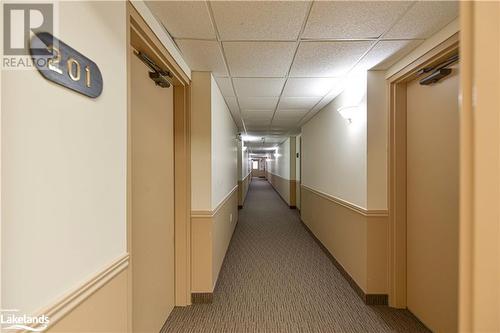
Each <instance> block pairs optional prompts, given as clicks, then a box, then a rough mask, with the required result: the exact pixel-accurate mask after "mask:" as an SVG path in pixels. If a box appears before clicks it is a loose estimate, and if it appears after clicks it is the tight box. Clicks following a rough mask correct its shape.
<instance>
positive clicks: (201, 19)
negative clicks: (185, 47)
mask: <svg viewBox="0 0 500 333" xmlns="http://www.w3.org/2000/svg"><path fill="white" fill-rule="evenodd" d="M146 4H147V6H148V7H149V9H151V11H152V12H153V14H154V15H155V16H156V17H157V18H158V19H159V20H160V22H161V23H162V24H163V25H164V26H165V28H166V29H167V31H168V32H169V34H170V35H171V36H172V37H174V38H179V37H182V38H199V39H215V32H214V28H213V26H212V22H211V20H210V14H209V12H208V8H207V5H206V3H205V1H147V2H146Z"/></svg>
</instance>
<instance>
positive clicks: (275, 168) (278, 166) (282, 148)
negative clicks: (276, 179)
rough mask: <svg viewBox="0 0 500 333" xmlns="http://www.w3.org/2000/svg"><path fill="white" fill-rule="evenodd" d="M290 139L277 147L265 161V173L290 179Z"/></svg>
mask: <svg viewBox="0 0 500 333" xmlns="http://www.w3.org/2000/svg"><path fill="white" fill-rule="evenodd" d="M290 141H291V140H290V138H288V139H286V141H285V142H283V143H282V144H280V145H279V146H278V149H277V150H276V152H275V153H274V154H271V157H270V159H269V160H268V161H267V171H268V172H270V173H272V174H275V175H277V176H280V177H281V178H284V179H294V177H292V178H290Z"/></svg>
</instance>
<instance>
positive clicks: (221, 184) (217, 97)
mask: <svg viewBox="0 0 500 333" xmlns="http://www.w3.org/2000/svg"><path fill="white" fill-rule="evenodd" d="M211 96H212V98H211V108H212V115H211V117H212V121H211V124H212V130H211V132H212V140H211V142H212V157H211V158H212V209H215V208H216V207H217V206H218V205H219V204H220V203H221V201H222V200H224V198H225V197H226V196H227V195H228V194H229V192H231V190H232V189H233V188H234V187H235V186H236V185H237V184H238V155H237V154H238V148H237V143H238V140H237V139H236V135H237V133H238V128H237V127H236V124H235V123H234V120H233V118H232V117H231V112H230V111H229V108H228V107H227V105H226V102H225V100H224V97H223V96H222V93H221V92H220V90H219V87H218V86H217V83H216V82H215V80H214V78H213V77H212V76H211Z"/></svg>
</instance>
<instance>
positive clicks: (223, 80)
mask: <svg viewBox="0 0 500 333" xmlns="http://www.w3.org/2000/svg"><path fill="white" fill-rule="evenodd" d="M215 82H217V85H218V86H219V90H220V92H221V93H222V95H223V96H228V97H234V96H235V94H234V91H233V85H232V84H231V79H230V78H228V77H216V78H215Z"/></svg>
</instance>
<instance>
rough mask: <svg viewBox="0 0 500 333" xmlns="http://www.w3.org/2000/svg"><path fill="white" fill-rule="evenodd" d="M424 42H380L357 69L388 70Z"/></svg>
mask: <svg viewBox="0 0 500 333" xmlns="http://www.w3.org/2000/svg"><path fill="white" fill-rule="evenodd" d="M422 42H423V40H418V39H416V40H391V41H380V42H378V43H377V45H375V46H374V47H373V49H371V50H370V52H368V54H367V55H366V56H365V57H364V58H363V59H362V60H361V61H360V63H359V64H358V65H357V66H356V68H359V69H364V70H369V69H374V70H386V69H388V68H389V67H391V66H392V65H393V64H394V63H395V62H396V61H398V60H399V59H401V58H402V57H403V56H404V55H406V54H407V53H409V52H410V51H411V50H413V49H414V48H416V47H417V46H418V45H420V44H421V43H422Z"/></svg>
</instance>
